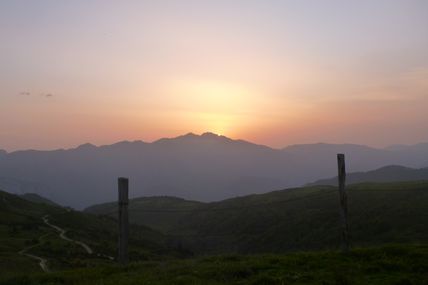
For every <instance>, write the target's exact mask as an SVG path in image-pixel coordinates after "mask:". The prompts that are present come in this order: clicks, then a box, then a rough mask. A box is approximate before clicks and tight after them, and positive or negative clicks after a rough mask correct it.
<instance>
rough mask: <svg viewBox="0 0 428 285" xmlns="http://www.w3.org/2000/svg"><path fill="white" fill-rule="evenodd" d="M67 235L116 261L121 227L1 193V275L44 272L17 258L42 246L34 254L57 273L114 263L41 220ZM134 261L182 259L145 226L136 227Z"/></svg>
mask: <svg viewBox="0 0 428 285" xmlns="http://www.w3.org/2000/svg"><path fill="white" fill-rule="evenodd" d="M46 214H48V215H49V216H50V222H52V223H54V224H56V225H58V226H60V227H62V228H64V229H66V230H67V236H68V237H71V238H73V239H77V240H79V241H84V242H85V243H87V244H89V246H91V247H92V248H93V249H94V251H95V253H96V254H97V253H99V254H104V255H109V256H115V255H116V243H117V223H116V222H115V221H114V220H113V219H111V218H109V217H97V216H94V215H90V214H84V213H81V212H76V211H70V210H67V209H64V208H60V207H53V206H50V205H46V204H41V203H32V202H29V201H27V200H24V199H21V198H20V197H18V196H15V195H11V194H8V193H6V192H2V191H0V248H1V251H0V275H14V274H15V273H16V272H17V271H18V272H19V271H24V272H32V271H36V272H38V271H40V268H39V266H38V265H37V262H36V261H34V260H32V259H30V258H28V257H25V256H21V255H18V252H19V251H20V250H22V249H23V248H25V247H28V246H31V245H35V244H38V243H40V245H39V246H37V247H35V248H33V249H31V250H30V253H32V254H36V255H39V256H42V257H44V258H46V259H48V266H49V267H50V268H51V269H53V270H59V269H66V268H77V267H85V266H94V265H100V264H108V263H111V261H109V260H108V259H106V258H103V257H99V256H97V255H96V254H94V255H88V254H87V253H86V252H85V251H84V250H83V248H82V247H80V246H78V245H76V244H74V243H70V242H67V241H64V240H62V239H60V238H59V236H58V233H57V232H56V231H55V230H53V229H52V228H50V227H48V226H46V225H45V224H44V223H43V221H42V219H41V218H42V217H43V216H44V215H46ZM131 234H132V238H131V240H130V242H131V247H130V258H131V259H132V260H146V259H162V258H166V257H168V258H169V257H171V256H181V255H182V254H183V252H179V251H177V250H175V249H174V248H172V247H171V246H169V245H168V244H169V242H170V241H169V239H168V238H167V237H166V236H164V235H163V234H161V233H159V232H156V231H153V230H151V229H149V228H147V227H144V226H133V227H131Z"/></svg>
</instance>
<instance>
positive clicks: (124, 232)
mask: <svg viewBox="0 0 428 285" xmlns="http://www.w3.org/2000/svg"><path fill="white" fill-rule="evenodd" d="M118 186H119V205H118V206H119V207H118V209H119V219H118V221H119V250H118V258H117V260H118V261H119V263H120V264H121V265H127V264H128V237H129V220H128V178H123V177H120V178H119V179H118Z"/></svg>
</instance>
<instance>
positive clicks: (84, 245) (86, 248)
mask: <svg viewBox="0 0 428 285" xmlns="http://www.w3.org/2000/svg"><path fill="white" fill-rule="evenodd" d="M48 218H49V215H46V216H44V217H43V218H42V219H43V222H44V223H45V224H46V225H48V226H49V227H51V228H53V229H55V230H56V231H58V232H59V237H60V238H62V239H63V240H66V241H69V242H72V243H75V244H78V245H80V246H81V247H83V249H85V251H86V252H87V253H88V254H92V253H94V251H93V250H92V248H90V247H89V245H87V244H86V243H84V242H81V241H78V240H74V239H71V238H69V237H67V236H66V235H65V233H66V232H67V231H66V230H64V229H62V228H60V227H58V226H56V225H54V224H51V223H50V222H49V220H48Z"/></svg>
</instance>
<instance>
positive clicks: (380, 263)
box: [0, 245, 428, 285]
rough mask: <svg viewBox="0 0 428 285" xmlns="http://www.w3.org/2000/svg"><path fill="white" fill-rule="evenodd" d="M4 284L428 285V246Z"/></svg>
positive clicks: (176, 264)
mask: <svg viewBox="0 0 428 285" xmlns="http://www.w3.org/2000/svg"><path fill="white" fill-rule="evenodd" d="M0 284H13V285H18V284H25V285H35V284H70V285H71V284H82V285H83V284H100V285H101V284H103V285H109V284H112V285H113V284H153V285H158V284H159V285H160V284H177V285H178V284H183V285H184V284H208V285H209V284H284V285H286V284H324V285H328V284H331V285H333V284H335V285H336V284H337V285H347V284H393V285H414V284H420V285H428V245H413V246H399V245H390V246H384V247H377V248H361V249H355V250H353V251H351V252H350V253H349V254H346V255H345V254H342V253H340V252H331V251H330V252H308V253H292V254H287V255H250V256H242V255H233V256H212V257H199V258H195V259H183V260H170V261H156V262H154V261H146V262H138V263H132V264H131V265H129V266H127V267H119V266H98V267H94V268H85V269H78V270H73V271H62V272H56V273H50V274H41V273H39V274H30V275H16V276H14V277H9V278H6V279H1V278H0Z"/></svg>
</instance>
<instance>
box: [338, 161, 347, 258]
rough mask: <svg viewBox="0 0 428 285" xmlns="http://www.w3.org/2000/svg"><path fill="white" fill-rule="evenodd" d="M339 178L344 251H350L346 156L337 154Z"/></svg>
mask: <svg viewBox="0 0 428 285" xmlns="http://www.w3.org/2000/svg"><path fill="white" fill-rule="evenodd" d="M337 166H338V172H339V173H338V174H339V175H338V178H339V197H340V216H341V219H342V241H343V251H345V252H347V251H349V233H348V197H347V195H346V189H345V181H346V169H345V155H344V154H342V153H339V154H337Z"/></svg>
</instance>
